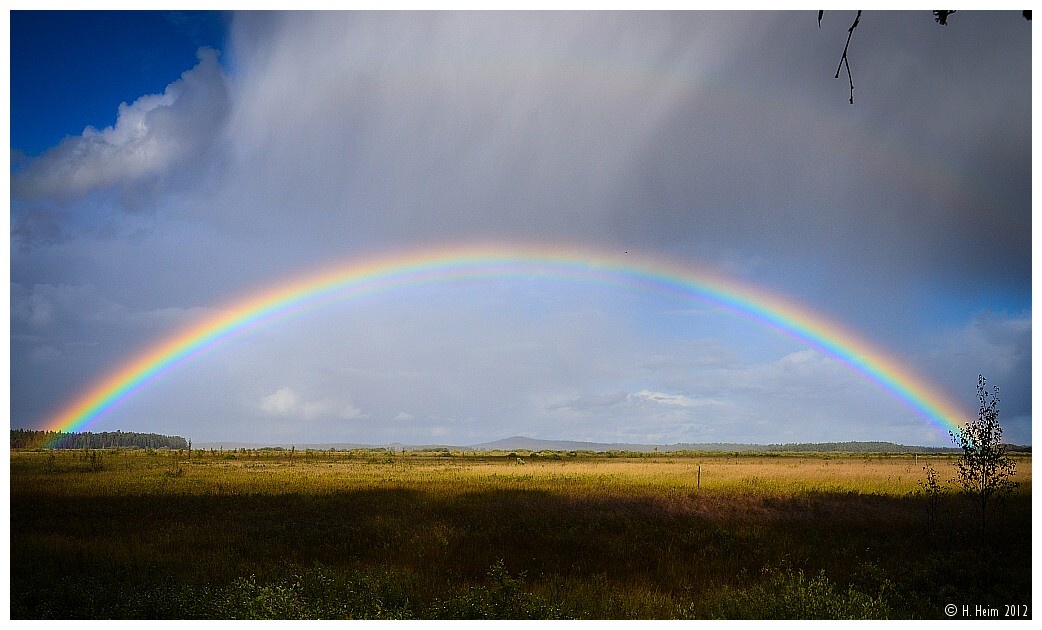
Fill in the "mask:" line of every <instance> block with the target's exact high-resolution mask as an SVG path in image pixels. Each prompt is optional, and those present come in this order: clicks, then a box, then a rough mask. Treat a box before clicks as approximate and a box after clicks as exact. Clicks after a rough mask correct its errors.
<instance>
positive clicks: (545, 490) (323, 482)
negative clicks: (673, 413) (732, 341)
mask: <svg viewBox="0 0 1042 630" xmlns="http://www.w3.org/2000/svg"><path fill="white" fill-rule="evenodd" d="M953 461H954V460H953V459H951V458H949V457H948V456H924V455H919V456H918V457H917V458H915V457H913V456H911V455H908V456H893V455H891V456H886V455H884V456H866V455H863V454H859V455H834V454H833V455H807V454H801V455H793V456H778V455H776V456H751V455H744V454H743V455H741V456H737V457H736V456H735V455H734V454H716V455H699V454H692V453H688V454H684V455H675V454H653V455H652V454H645V455H643V456H641V455H637V454H628V456H627V454H616V456H607V455H591V454H583V453H578V454H569V453H544V454H541V456H540V455H532V454H530V453H522V454H521V457H520V458H519V457H518V456H517V455H508V454H505V453H504V454H499V455H494V454H485V455H476V454H460V453H456V454H449V453H442V454H431V453H394V454H391V453H387V452H384V451H372V452H361V451H353V452H325V451H312V452H292V453H291V452H285V451H233V452H227V451H225V452H214V451H206V452H200V451H198V450H197V451H195V452H193V453H192V456H191V459H188V453H187V452H163V451H76V452H53V451H52V452H45V451H25V452H12V454H11V615H12V618H14V619H46V618H65V619H68V618H90V619H98V618H102V619H108V618H145V619H193V618H209V619H236V618H239V619H242V618H290V619H306V618H385V619H386V618H419V619H443V618H471V619H478V618H507V619H522V618H539V619H548V618H580V619H583V618H585V619H671V618H754V619H777V618H946V617H947V615H946V613H945V606H946V605H949V604H953V605H955V606H957V607H958V610H959V612H957V616H961V614H962V613H961V609H962V606H963V605H967V606H969V607H970V609H971V616H972V614H975V613H976V608H974V607H975V606H978V605H980V606H984V608H983V610H985V611H990V610H992V609H994V610H997V611H998V613H999V614H1000V616H1004V615H1005V614H1006V613H1011V614H1012V613H1016V614H1018V615H1022V614H1023V613H1024V611H1025V609H1026V610H1027V612H1028V614H1030V605H1031V501H1030V493H1031V459H1030V457H1029V456H1026V457H1020V458H1018V463H1017V476H1016V479H1017V480H1018V481H1019V482H1020V484H1021V485H1020V487H1019V488H1018V490H1017V491H1016V492H1015V493H1014V494H1013V495H1012V496H1010V497H1008V498H1007V499H1005V500H1004V501H1002V502H1001V503H999V504H997V505H996V506H995V508H996V509H995V511H994V512H993V514H992V515H991V524H990V526H989V532H988V537H987V540H986V542H985V543H984V544H982V543H981V537H980V533H979V530H978V527H977V517H976V514H975V513H974V511H973V510H974V506H973V504H972V503H971V502H970V501H969V500H968V499H967V498H966V497H965V496H962V495H961V494H959V493H957V492H955V491H954V489H952V491H950V492H948V493H946V494H945V495H943V496H942V497H941V500H940V502H939V503H938V504H936V505H934V507H931V503H930V501H928V499H927V497H926V496H925V495H923V493H922V491H921V488H920V486H919V485H918V482H919V481H921V480H923V479H925V474H924V471H923V467H924V466H926V465H930V466H933V467H934V468H935V469H937V470H938V472H939V473H940V478H941V479H942V480H947V479H950V478H951V477H953V476H954V467H953ZM521 462H523V464H522V463H521ZM1010 606H1018V607H1019V608H1016V609H1012V608H1010ZM1025 607H1026V608H1025Z"/></svg>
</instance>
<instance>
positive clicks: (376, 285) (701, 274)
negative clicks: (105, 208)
mask: <svg viewBox="0 0 1042 630" xmlns="http://www.w3.org/2000/svg"><path fill="white" fill-rule="evenodd" d="M540 277H546V278H555V279H565V280H572V281H576V282H594V283H607V284H615V285H620V286H629V287H636V288H639V289H642V290H644V289H646V290H649V291H658V292H664V293H668V294H673V295H678V296H681V297H684V298H687V299H697V300H703V301H708V302H710V303H713V304H716V305H719V306H722V307H724V308H726V309H729V310H730V311H733V312H736V313H739V314H742V315H745V316H747V317H750V318H752V319H754V320H756V321H758V322H760V323H761V324H764V325H768V326H770V327H772V328H775V329H777V330H780V331H782V332H785V333H787V334H789V335H792V336H795V337H797V338H799V339H802V340H803V341H804V342H806V343H808V344H809V345H811V346H812V347H815V348H817V349H820V350H822V351H823V352H825V353H826V354H829V355H832V356H834V357H837V358H839V359H840V360H842V361H843V362H845V363H847V364H849V365H850V366H851V367H852V368H853V369H854V370H856V371H858V372H860V373H862V374H863V375H864V376H865V377H867V378H868V379H870V380H871V381H873V382H875V383H877V384H878V385H880V386H881V387H882V388H883V389H885V390H887V391H888V392H890V393H892V394H894V395H895V396H896V397H897V398H898V399H900V400H902V401H904V402H905V403H906V404H907V405H908V406H909V407H911V408H912V409H914V410H915V411H916V412H917V413H918V414H919V415H921V416H922V417H923V418H924V419H926V420H927V421H929V422H931V423H933V424H934V425H936V426H937V427H938V428H940V429H941V430H943V431H944V432H945V433H947V432H948V431H949V430H952V431H954V430H957V429H959V428H960V426H961V423H960V422H959V420H958V419H959V418H960V417H965V415H964V414H965V410H964V409H963V408H961V407H960V405H959V404H957V403H956V402H954V401H953V399H952V398H950V397H949V396H948V395H946V394H945V393H944V392H942V391H940V390H939V389H937V388H936V387H935V386H933V385H932V384H931V383H929V382H928V381H927V380H925V379H924V378H923V377H922V376H920V375H918V374H916V373H914V372H913V371H912V370H910V369H909V368H908V367H906V366H904V365H902V363H901V362H900V361H898V360H897V359H896V358H894V357H892V356H890V355H888V353H886V352H885V351H883V350H881V349H880V348H878V347H876V346H874V345H873V344H871V343H869V342H868V341H866V340H865V339H863V338H861V337H859V336H858V335H856V334H855V333H853V332H852V331H850V330H848V329H846V328H845V327H843V326H841V325H839V324H838V323H836V322H833V321H830V320H828V319H826V318H825V317H824V316H822V315H820V314H818V313H815V312H814V311H812V310H810V309H807V308H805V307H803V306H801V305H798V304H795V303H793V302H792V301H790V300H787V299H785V298H783V297H781V296H778V295H774V294H771V293H770V292H768V291H766V290H764V289H762V288H758V287H753V286H749V285H746V284H742V283H739V282H737V281H735V280H734V279H731V278H727V277H725V276H722V275H719V274H717V273H713V272H708V271H703V270H695V269H692V268H691V267H689V266H686V265H684V264H680V263H676V262H672V261H667V260H663V259H656V258H650V257H645V256H638V255H636V254H621V253H605V252H603V251H592V250H581V249H575V248H562V247H532V246H514V245H495V246H487V245H476V246H466V247H453V248H444V249H423V250H417V251H412V252H409V253H404V254H397V255H392V256H387V257H375V258H370V259H366V260H364V261H361V262H358V261H354V262H347V263H339V264H334V265H332V266H329V267H326V268H324V269H321V270H319V271H317V272H312V273H309V274H305V275H302V276H299V277H296V278H291V279H289V280H287V281H284V282H282V283H279V284H277V285H274V286H272V287H270V288H267V289H265V290H262V291H258V292H256V293H253V294H251V295H250V296H248V297H246V298H245V299H240V300H239V301H237V302H234V303H232V304H230V305H229V306H227V307H226V308H223V309H219V310H218V311H217V314H215V315H211V316H209V317H206V318H203V319H202V320H201V321H199V322H197V323H195V324H194V325H190V326H187V327H185V328H183V329H181V330H178V331H177V332H175V333H174V334H172V335H170V336H169V337H167V338H165V339H163V340H161V341H159V342H158V343H156V344H154V345H152V346H151V347H149V348H147V349H146V350H145V351H144V352H141V353H139V354H138V355H136V356H135V357H133V358H132V359H131V360H130V361H127V362H126V363H124V364H122V365H120V366H118V367H117V368H116V369H115V370H113V371H112V372H110V373H109V374H108V375H106V376H105V377H104V378H102V379H101V380H99V381H97V382H96V383H95V384H93V385H92V386H91V387H89V388H88V389H87V390H86V391H84V392H83V393H82V394H80V395H79V396H78V397H77V398H76V399H75V400H73V401H72V402H71V403H70V404H68V405H67V406H66V407H65V408H63V409H62V410H61V411H60V412H58V413H57V414H56V415H55V416H53V418H52V420H51V421H50V422H49V423H48V426H49V428H50V430H52V431H60V432H72V431H82V430H84V429H85V428H86V427H87V426H89V425H90V424H91V423H92V422H93V421H95V420H97V419H98V418H100V417H101V416H103V415H104V414H105V413H106V412H108V411H110V410H111V409H113V408H114V407H115V406H117V405H118V404H119V403H120V402H121V401H123V400H125V399H127V398H128V397H130V396H132V395H134V394H135V393H136V392H137V391H138V390H140V389H141V388H143V387H144V386H145V385H147V384H148V383H150V382H152V381H154V380H156V379H157V378H159V377H160V376H162V375H163V374H164V373H166V372H168V371H170V370H172V369H174V368H175V367H177V366H179V365H181V364H183V363H185V362H186V361H188V360H189V359H191V358H192V357H193V356H195V355H197V354H199V353H200V352H202V351H204V350H206V349H209V348H212V347H213V346H215V345H217V344H220V343H222V342H224V341H227V340H229V339H231V338H233V337H235V336H237V335H242V334H246V333H248V332H249V331H250V330H251V329H253V328H254V327H256V326H257V325H259V324H262V323H270V322H272V321H276V320H279V319H281V318H285V317H289V316H292V315H294V314H297V313H300V312H303V311H308V310H312V309H315V308H320V307H321V306H323V305H328V304H329V303H333V302H342V301H344V300H351V299H354V298H356V297H359V296H361V295H365V294H370V293H374V292H387V291H394V290H398V289H401V288H404V287H409V286H416V285H431V284H435V285H436V284H439V283H447V282H454V281H461V280H484V279H493V278H540Z"/></svg>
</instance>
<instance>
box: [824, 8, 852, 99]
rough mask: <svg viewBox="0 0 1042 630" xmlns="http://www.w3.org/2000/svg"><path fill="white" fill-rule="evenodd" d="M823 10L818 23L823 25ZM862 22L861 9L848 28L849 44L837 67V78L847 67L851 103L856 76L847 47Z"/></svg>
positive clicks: (845, 47) (844, 48) (844, 49)
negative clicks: (851, 73)
mask: <svg viewBox="0 0 1042 630" xmlns="http://www.w3.org/2000/svg"><path fill="white" fill-rule="evenodd" d="M821 13H822V12H821V11H819V12H818V25H819V26H820V25H821ZM860 22H861V11H858V12H857V15H856V16H855V17H854V23H853V24H851V25H850V28H848V29H847V45H846V46H844V47H843V56H842V57H840V58H839V66H838V67H837V68H836V78H837V79H838V78H839V72H840V70H842V69H843V66H846V67H847V79H848V80H850V104H851V105H853V104H854V77H853V76H851V75H850V62H849V61H847V49H849V48H850V38H851V37H852V36H853V35H854V29H855V28H857V25H858V24H859V23H860Z"/></svg>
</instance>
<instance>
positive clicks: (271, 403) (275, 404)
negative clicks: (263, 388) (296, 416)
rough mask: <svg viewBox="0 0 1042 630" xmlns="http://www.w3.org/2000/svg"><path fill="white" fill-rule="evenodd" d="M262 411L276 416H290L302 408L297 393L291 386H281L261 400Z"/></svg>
mask: <svg viewBox="0 0 1042 630" xmlns="http://www.w3.org/2000/svg"><path fill="white" fill-rule="evenodd" d="M260 408H261V410H262V411H265V412H267V413H270V414H272V415H276V416H289V415H292V414H293V413H295V412H296V411H298V410H299V409H300V401H299V400H298V399H297V394H296V392H294V391H293V390H292V389H290V388H289V387H281V388H279V389H278V390H277V391H276V392H275V393H273V394H269V395H268V396H265V397H264V398H263V399H262V400H261V402H260Z"/></svg>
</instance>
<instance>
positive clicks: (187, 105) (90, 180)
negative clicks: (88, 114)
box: [11, 48, 228, 200]
mask: <svg viewBox="0 0 1042 630" xmlns="http://www.w3.org/2000/svg"><path fill="white" fill-rule="evenodd" d="M198 56H199V64H198V65H197V66H195V68H192V69H191V70H188V71H187V72H185V73H184V74H182V75H181V78H180V79H178V80H177V81H175V82H173V83H171V84H170V85H169V86H167V88H166V90H165V91H164V92H163V93H162V94H149V95H145V96H142V97H140V98H138V99H137V100H136V101H134V102H133V103H131V104H129V105H128V104H127V103H123V104H121V105H120V106H119V114H118V117H117V120H116V123H115V125H113V126H111V127H106V128H105V129H102V130H98V129H95V128H93V127H87V128H86V129H84V130H83V133H82V134H81V135H79V136H75V137H70V138H67V139H66V140H64V141H63V142H62V143H61V144H59V145H58V146H56V147H54V148H52V149H50V150H48V151H46V152H45V153H43V154H42V155H41V156H39V157H38V158H36V159H33V160H30V161H29V162H28V163H27V164H26V165H25V167H24V168H23V169H21V170H19V171H18V172H16V173H14V174H13V175H12V178H11V190H12V194H14V195H16V196H18V197H22V198H25V199H41V198H53V199H60V200H68V199H71V198H75V197H79V196H82V195H85V194H88V193H90V192H92V191H95V190H100V189H105V188H108V187H111V186H122V187H125V188H126V190H124V191H123V192H124V193H128V194H132V193H133V190H132V189H133V188H134V187H135V186H145V188H148V187H149V186H154V185H155V184H157V183H159V182H162V181H164V180H166V179H167V178H168V177H169V175H170V173H169V171H170V170H171V169H172V168H174V167H177V166H181V165H184V164H186V163H187V162H189V161H190V160H193V159H198V158H199V157H200V155H201V154H202V152H203V151H205V150H206V148H207V147H209V146H210V145H211V143H212V142H213V141H214V139H215V138H216V137H217V136H218V135H219V130H220V128H221V125H222V124H223V121H224V119H225V117H226V115H227V111H228V88H227V85H226V81H227V80H226V78H225V76H224V73H223V71H222V70H221V67H220V64H219V63H218V61H217V53H216V52H215V51H213V50H211V49H207V48H202V49H200V50H199V52H198Z"/></svg>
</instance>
